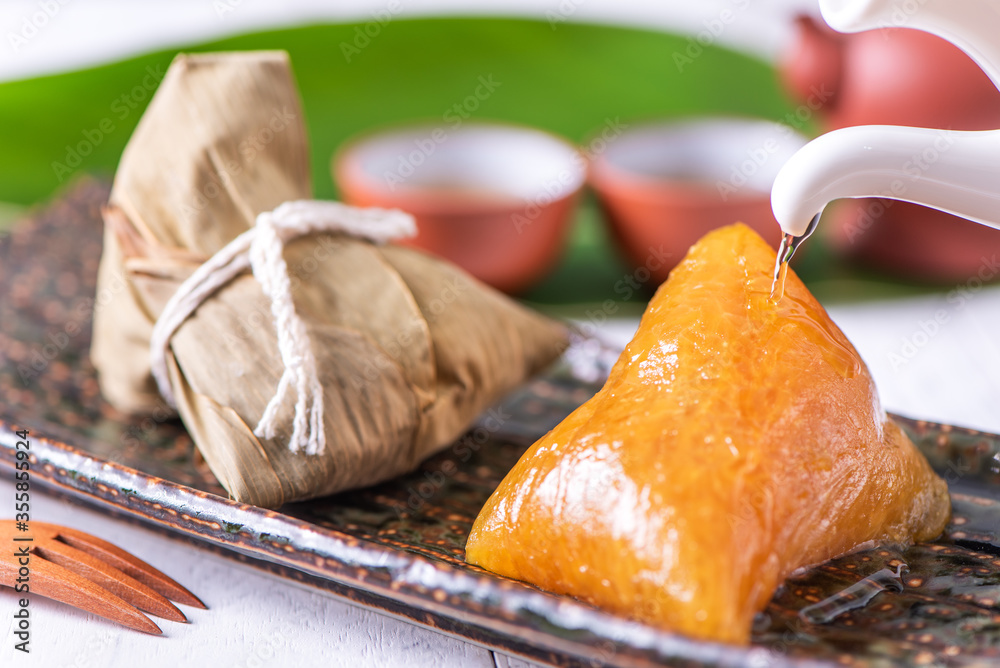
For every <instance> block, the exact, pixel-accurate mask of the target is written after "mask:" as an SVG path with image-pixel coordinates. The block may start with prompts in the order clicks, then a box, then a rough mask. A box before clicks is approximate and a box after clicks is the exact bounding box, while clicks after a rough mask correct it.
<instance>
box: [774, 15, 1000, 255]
mask: <svg viewBox="0 0 1000 668" xmlns="http://www.w3.org/2000/svg"><path fill="white" fill-rule="evenodd" d="M820 8H821V10H822V12H823V18H824V19H826V21H827V22H828V23H829V24H830V25H831V26H832V27H833V28H835V29H837V30H841V31H843V32H860V31H863V30H869V29H873V28H887V27H907V28H916V29H919V30H924V31H926V32H930V33H933V34H935V35H938V36H939V37H943V38H945V39H947V40H948V41H950V42H952V43H953V44H955V45H956V46H958V47H959V48H961V49H962V50H963V51H965V52H966V53H967V54H969V55H970V56H971V57H972V58H973V59H974V60H975V61H976V62H977V63H978V64H979V66H980V67H981V68H982V69H983V71H985V72H986V73H987V74H988V75H989V76H990V78H991V79H992V81H993V83H994V84H995V85H997V86H998V88H1000V39H997V37H996V36H997V35H1000V3H998V2H996V0H820ZM844 197H883V198H888V199H897V200H902V201H906V202H913V203H915V204H922V205H925V206H929V207H932V208H935V209H940V210H942V211H946V212H948V213H952V214H955V215H958V216H962V217H964V218H969V219H971V220H974V221H976V222H979V223H983V224H984V225H988V226H990V227H994V228H998V229H1000V130H990V131H978V132H957V131H944V130H932V129H922V128H909V127H896V126H860V127H851V128H844V129H842V130H836V131H834V132H830V133H828V134H826V135H823V136H821V137H819V138H818V139H815V140H813V141H812V142H810V143H809V144H807V145H806V146H804V147H803V148H802V149H801V150H800V151H799V152H798V153H796V154H795V155H794V156H792V158H791V159H790V160H789V161H788V162H787V163H786V164H785V165H784V167H782V169H781V171H780V172H779V173H778V176H777V178H776V179H775V182H774V187H773V189H772V191H771V206H772V208H773V210H774V215H775V218H776V219H777V221H778V224H779V225H781V229H782V230H783V231H784V232H785V233H786V234H790V235H792V236H795V237H801V236H803V235H804V234H805V233H806V232H807V230H808V228H809V226H810V222H811V221H812V219H813V218H814V216H816V215H817V214H819V213H821V212H822V211H823V209H824V208H825V207H826V205H827V204H828V203H829V202H831V201H833V200H835V199H840V198H844Z"/></svg>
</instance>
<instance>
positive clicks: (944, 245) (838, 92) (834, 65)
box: [780, 16, 1000, 281]
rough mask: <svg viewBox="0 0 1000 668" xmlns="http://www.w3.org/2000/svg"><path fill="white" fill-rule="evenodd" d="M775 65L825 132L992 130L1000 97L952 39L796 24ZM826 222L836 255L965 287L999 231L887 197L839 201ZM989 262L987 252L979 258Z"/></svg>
mask: <svg viewBox="0 0 1000 668" xmlns="http://www.w3.org/2000/svg"><path fill="white" fill-rule="evenodd" d="M796 28H797V32H796V37H795V39H794V40H793V42H792V46H791V48H790V49H789V51H788V52H787V53H786V54H785V57H784V58H783V60H782V63H781V67H780V69H781V74H782V78H783V80H784V83H785V85H786V87H787V88H788V89H789V91H790V92H791V93H792V94H793V95H794V96H795V97H797V98H799V99H801V100H802V101H803V102H809V103H810V105H811V106H812V107H816V106H817V100H819V101H821V102H823V104H822V106H821V107H820V109H819V111H818V119H819V121H820V124H821V126H822V129H823V131H825V132H826V131H831V130H836V129H838V128H843V127H848V126H856V125H897V126H899V125H901V126H913V127H929V128H942V129H951V130H993V129H997V128H1000V91H998V90H997V88H996V86H994V85H993V83H992V82H991V81H990V79H989V77H988V76H987V75H986V74H985V73H984V72H983V70H982V69H980V67H979V66H978V65H977V64H976V63H975V62H974V61H973V60H972V59H971V58H970V57H969V56H967V55H966V54H965V53H964V52H963V51H962V50H961V49H959V48H958V47H957V46H955V45H953V44H951V43H950V42H948V41H946V40H944V39H942V38H940V37H937V36H935V35H932V34H930V33H927V32H922V31H919V30H912V29H906V28H881V29H878V30H870V31H867V32H860V33H855V34H841V33H837V32H834V31H833V30H831V29H830V28H828V27H826V26H825V25H822V24H820V23H819V22H817V21H816V20H814V19H813V18H812V17H809V16H802V17H799V18H798V19H797V20H796ZM830 219H831V221H833V222H834V224H832V225H830V224H828V223H826V224H824V226H825V228H826V229H827V230H828V231H829V232H830V233H831V239H832V241H833V243H834V244H835V246H836V247H837V248H838V249H839V250H840V251H842V252H843V253H844V254H846V255H848V256H850V257H852V258H855V259H858V260H860V261H862V262H864V263H865V264H869V265H872V266H875V267H877V268H879V269H882V270H887V271H890V272H894V273H898V274H901V275H905V276H910V277H919V278H922V279H928V280H934V281H957V280H964V279H966V278H968V277H969V276H970V275H972V274H974V273H975V271H976V270H977V269H978V267H979V266H980V265H981V263H982V257H983V255H984V252H986V251H987V250H990V251H991V252H1000V232H998V231H997V230H994V229H991V228H988V227H985V226H982V225H978V224H976V223H973V222H970V221H968V220H964V219H961V218H957V217H955V216H952V215H950V214H946V213H942V212H940V211H937V210H933V209H929V208H926V207H922V206H919V205H916V204H910V203H907V202H899V201H894V200H872V199H861V200H846V201H843V202H841V203H840V204H839V205H838V207H837V208H836V209H835V210H834V211H831V215H830ZM987 255H988V254H987Z"/></svg>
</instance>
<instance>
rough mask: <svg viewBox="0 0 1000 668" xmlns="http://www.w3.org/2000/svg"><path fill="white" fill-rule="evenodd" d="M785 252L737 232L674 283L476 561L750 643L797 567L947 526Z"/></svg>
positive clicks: (707, 248) (514, 479)
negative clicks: (779, 276) (775, 298)
mask: <svg viewBox="0 0 1000 668" xmlns="http://www.w3.org/2000/svg"><path fill="white" fill-rule="evenodd" d="M774 258H775V253H774V251H773V250H772V249H771V248H769V247H768V246H767V244H766V243H765V242H764V241H763V240H762V239H761V238H760V237H759V236H757V235H756V234H755V233H754V232H753V231H751V230H750V229H749V228H748V227H746V226H743V225H734V226H731V227H727V228H722V229H720V230H716V231H715V232H712V233H710V234H709V235H707V236H706V237H704V238H703V239H702V240H701V241H700V242H699V243H697V244H696V245H695V246H694V247H693V248H692V249H691V250H690V252H689V253H688V255H687V257H686V258H685V259H684V261H683V262H682V263H681V264H680V265H679V266H678V267H677V268H676V269H675V270H674V272H673V273H672V275H671V276H670V279H669V280H668V281H667V282H666V283H665V284H664V285H663V286H661V287H660V289H659V291H658V292H657V293H656V296H655V297H653V300H652V301H651V302H650V305H649V308H648V309H647V311H646V313H645V315H644V316H643V319H642V323H641V324H640V326H639V331H638V333H637V334H636V336H635V338H634V339H633V340H632V342H631V343H630V344H629V345H628V347H627V348H626V349H625V351H624V352H623V353H622V355H621V357H620V358H619V360H618V362H617V364H616V365H615V367H614V369H613V370H612V372H611V375H610V377H609V379H608V381H607V383H606V384H605V386H604V387H603V388H602V389H601V391H600V392H598V393H597V395H596V396H594V397H593V398H592V399H591V400H589V401H588V402H587V403H585V404H584V405H583V406H581V407H580V408H578V409H577V410H576V411H575V412H574V413H573V414H572V415H570V416H569V417H568V418H566V419H565V420H564V421H563V422H562V423H561V424H560V425H559V426H557V427H556V428H555V429H553V430H552V431H551V432H550V433H548V434H547V435H545V436H544V437H543V438H542V439H541V440H539V441H538V442H537V443H535V444H534V445H533V446H532V447H531V448H530V449H529V450H528V451H527V453H525V455H524V456H523V457H522V458H521V460H520V461H519V462H518V463H517V465H516V466H515V467H514V468H513V469H512V470H511V471H510V473H509V474H508V475H507V477H506V478H505V479H504V481H503V482H502V483H501V485H500V487H499V488H498V489H497V490H496V492H495V493H494V494H493V496H492V497H490V499H489V501H488V502H487V503H486V505H485V507H484V508H483V509H482V512H481V513H480V515H479V517H478V519H477V520H476V523H475V526H474V527H473V530H472V533H471V535H470V537H469V541H468V546H467V559H468V561H469V562H470V563H473V564H477V565H480V566H482V567H484V568H487V569H489V570H492V571H494V572H496V573H499V574H501V575H504V576H508V577H511V578H516V579H519V580H525V581H527V582H531V583H534V584H536V585H538V586H540V587H542V588H544V589H547V590H550V591H553V592H557V593H561V594H570V595H572V596H576V597H578V598H581V599H583V600H586V601H589V602H591V603H593V604H595V605H597V606H599V607H601V608H604V609H607V610H610V611H613V612H615V613H618V614H621V615H624V616H627V617H631V618H634V619H639V620H642V621H645V622H648V623H650V624H654V625H657V626H660V627H663V628H666V629H670V630H675V631H678V632H681V633H684V634H687V635H690V636H693V637H697V638H703V639H712V640H719V641H725V642H735V643H743V642H747V641H748V639H749V635H750V627H751V623H752V620H753V616H754V614H755V613H756V612H758V611H760V610H762V609H763V608H764V607H765V606H766V605H767V603H768V601H769V600H770V598H771V596H772V595H773V593H774V591H775V589H776V588H777V587H778V585H779V584H780V583H781V582H782V581H783V579H784V578H785V577H786V576H787V575H788V574H789V573H791V572H792V571H793V570H795V569H796V568H799V567H802V566H806V565H810V564H815V563H817V562H821V561H823V560H826V559H828V558H830V557H833V556H836V555H838V554H841V553H843V552H846V551H848V550H850V549H852V548H853V547H855V546H858V545H860V544H862V543H865V542H867V541H892V542H897V543H905V542H911V541H921V540H927V539H931V538H933V537H935V536H936V535H938V534H939V533H940V532H941V531H942V530H943V528H944V526H945V523H946V522H947V519H948V516H949V514H950V504H949V498H948V493H947V487H946V485H945V483H944V481H943V480H941V479H940V478H938V477H937V476H936V475H935V474H934V473H933V471H932V470H931V468H930V466H929V465H928V464H927V461H926V460H925V459H924V457H923V456H922V455H921V454H920V453H919V452H918V451H917V450H916V448H915V447H914V446H913V444H912V443H911V442H910V441H909V439H908V438H907V437H906V436H905V435H904V434H903V432H902V431H901V430H900V429H899V427H897V426H896V425H895V424H894V423H893V422H891V421H889V420H887V419H886V415H885V413H884V412H883V410H882V408H881V406H880V404H879V399H878V395H877V393H876V390H875V386H874V384H873V382H872V379H871V376H870V375H869V373H868V369H867V368H866V367H865V365H864V363H863V362H862V361H861V359H860V358H859V356H858V354H857V352H856V351H855V350H854V348H853V346H851V344H850V342H848V340H847V339H846V338H845V337H844V335H843V333H841V331H840V330H839V329H838V328H837V327H836V325H834V324H833V322H832V321H831V320H830V318H829V316H828V315H827V314H826V312H825V311H824V310H823V308H822V307H821V306H820V305H819V303H818V302H817V301H816V299H815V298H814V297H813V296H812V295H811V294H810V293H809V291H808V290H807V289H806V287H805V286H804V285H803V284H802V282H801V281H800V280H799V279H798V277H797V276H795V275H794V274H793V273H792V272H789V274H788V278H787V284H786V289H785V294H784V297H783V298H782V299H781V300H780V302H778V303H777V304H774V303H773V302H771V301H770V300H769V293H770V287H771V270H772V268H773V266H774Z"/></svg>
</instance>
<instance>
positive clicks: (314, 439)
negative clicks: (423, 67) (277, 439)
mask: <svg viewBox="0 0 1000 668" xmlns="http://www.w3.org/2000/svg"><path fill="white" fill-rule="evenodd" d="M314 232H343V233H345V234H348V235H350V236H354V237H360V238H362V239H368V240H369V241H373V242H375V243H385V242H386V241H389V240H391V239H398V238H401V237H410V236H413V235H414V234H416V225H415V223H414V221H413V217H412V216H410V215H409V214H406V213H403V212H402V211H397V210H385V209H359V208H356V207H351V206H347V205H344V204H340V203H338V202H319V201H314V200H299V201H293V202H285V203H284V204H282V205H281V206H279V207H278V208H277V209H275V210H274V211H267V212H264V213H262V214H260V215H259V216H257V222H256V225H255V226H254V227H253V228H251V229H249V230H247V231H246V232H244V233H243V234H241V235H240V236H238V237H236V238H235V239H233V240H232V241H231V242H229V244H227V245H226V246H225V247H224V248H222V249H221V250H220V251H219V252H217V253H216V254H215V255H213V256H212V257H211V258H209V260H208V261H207V262H205V263H204V264H203V265H201V266H200V267H198V269H197V270H195V272H194V273H193V274H191V276H189V277H188V279H187V280H186V281H184V282H183V283H182V284H181V286H180V287H179V288H178V289H177V292H176V293H174V295H173V297H171V298H170V301H169V302H167V305H166V307H165V308H164V309H163V313H161V314H160V317H159V319H158V320H157V321H156V325H155V326H154V327H153V334H152V336H151V337H150V342H149V345H150V349H149V350H150V364H151V367H152V373H153V378H154V379H155V380H156V385H157V387H159V389H160V394H162V395H163V398H164V399H165V400H166V401H167V402H168V403H169V404H170V405H171V406H176V398H175V395H174V390H173V387H172V386H171V384H170V376H169V374H168V372H167V353H168V350H169V347H170V339H171V337H173V335H174V333H175V332H176V331H177V329H178V328H180V326H181V325H182V324H183V323H184V321H185V320H187V319H188V318H189V317H190V316H191V314H192V313H194V312H195V310H197V308H198V306H200V305H201V303H202V302H203V301H205V299H207V298H208V297H209V296H211V295H212V294H213V293H214V292H215V291H216V290H218V289H219V288H221V287H222V286H223V285H225V284H226V283H228V282H229V281H231V280H232V279H233V278H235V277H236V276H238V275H239V274H241V273H242V272H244V271H246V270H247V269H248V268H249V269H251V270H252V271H253V276H254V278H255V279H257V282H258V283H260V286H261V289H262V290H263V292H264V294H265V295H267V297H268V298H269V299H270V300H271V315H272V316H273V317H274V325H275V330H276V331H277V334H278V352H279V353H280V354H281V361H282V363H283V364H284V372H283V373H282V375H281V380H279V381H278V388H277V390H276V391H275V393H274V396H273V397H272V398H271V400H270V401H269V402H268V404H267V407H266V408H265V409H264V414H263V415H262V416H261V418H260V422H259V423H258V424H257V427H256V428H255V429H254V434H256V435H257V436H259V437H261V438H268V439H270V438H274V435H275V428H276V422H277V413H278V409H279V408H280V407H281V405H282V402H283V401H284V398H285V395H286V394H287V393H288V391H289V389H290V388H294V389H295V392H296V398H295V417H294V422H293V428H292V436H291V440H290V441H289V442H288V449H289V450H291V451H292V452H298V451H299V450H301V449H304V450H305V451H306V454H310V455H315V454H319V453H322V452H323V450H324V448H325V447H326V435H325V429H324V423H323V385H322V384H321V383H320V381H319V370H318V369H317V365H316V356H315V354H314V353H313V349H312V342H311V341H310V339H309V332H308V331H307V329H306V326H305V323H304V322H303V321H302V319H301V318H300V317H299V316H298V313H296V311H295V303H294V302H293V301H292V289H291V279H290V278H289V276H288V265H287V264H286V263H285V257H284V250H285V244H286V243H287V242H288V241H291V240H292V239H295V238H297V237H300V236H303V235H306V234H311V233H314Z"/></svg>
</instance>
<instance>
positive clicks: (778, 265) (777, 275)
mask: <svg viewBox="0 0 1000 668" xmlns="http://www.w3.org/2000/svg"><path fill="white" fill-rule="evenodd" d="M796 246H798V244H797V243H796V237H794V236H792V235H791V234H786V235H785V236H784V237H783V238H782V239H781V244H780V245H779V246H778V257H777V258H775V261H774V279H773V280H772V281H771V297H770V299H771V301H772V302H773V303H775V304H777V303H778V302H780V301H781V298H782V297H784V296H785V278H787V277H788V261H789V260H791V259H792V254H793V253H795V248H796Z"/></svg>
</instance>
